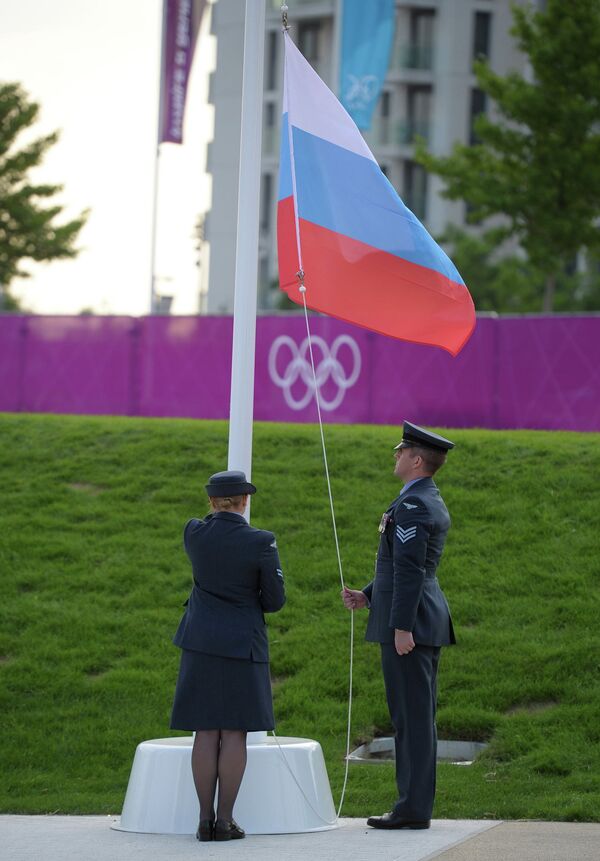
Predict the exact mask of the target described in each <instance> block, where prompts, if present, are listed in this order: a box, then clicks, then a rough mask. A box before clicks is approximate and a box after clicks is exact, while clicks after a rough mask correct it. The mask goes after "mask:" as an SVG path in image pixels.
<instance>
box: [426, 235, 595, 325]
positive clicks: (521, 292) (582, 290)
mask: <svg viewBox="0 0 600 861" xmlns="http://www.w3.org/2000/svg"><path fill="white" fill-rule="evenodd" d="M503 234H504V230H503V229H502V228H499V229H491V230H486V231H484V232H483V233H479V234H474V233H473V232H472V231H466V230H461V229H460V228H459V227H456V226H454V225H448V227H447V228H446V231H445V232H444V235H443V236H440V237H438V242H440V243H441V244H443V245H449V246H451V248H452V260H453V261H454V263H455V264H456V268H457V269H458V271H459V272H460V274H461V275H462V277H463V278H464V279H465V282H466V283H467V284H468V285H469V289H470V291H471V295H472V296H473V300H474V302H475V306H476V308H477V309H478V310H479V311H497V312H505V313H509V314H524V313H531V312H535V311H539V310H540V296H541V295H542V294H543V292H544V274H543V273H542V272H540V271H539V270H537V269H535V268H534V267H533V266H532V265H531V262H530V261H529V260H528V259H527V257H526V256H525V255H524V254H523V253H522V252H521V253H515V252H514V249H513V250H512V251H511V250H509V249H507V248H505V247H503V244H502V238H503ZM588 262H589V265H588V268H587V270H586V271H585V272H581V273H576V272H572V271H561V272H560V273H558V275H557V278H556V290H555V294H554V310H555V311H579V312H585V311H593V310H596V309H598V308H600V274H599V272H598V263H597V261H594V260H591V259H590V260H589V261H588Z"/></svg>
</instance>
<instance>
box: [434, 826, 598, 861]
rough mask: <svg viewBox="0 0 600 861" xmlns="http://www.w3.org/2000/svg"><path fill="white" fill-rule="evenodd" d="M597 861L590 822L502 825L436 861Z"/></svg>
mask: <svg viewBox="0 0 600 861" xmlns="http://www.w3.org/2000/svg"><path fill="white" fill-rule="evenodd" d="M512 858H514V859H517V861H598V859H599V858H600V825H599V824H597V823H592V822H530V821H528V822H502V823H500V824H499V825H498V827H497V828H494V829H493V830H491V831H486V832H485V834H478V835H477V836H474V837H473V838H472V839H470V840H467V841H466V842H465V843H462V844H461V845H460V846H456V847H455V848H454V849H450V850H449V851H448V852H442V854H441V855H437V856H436V861H484V859H485V861H507V859H512Z"/></svg>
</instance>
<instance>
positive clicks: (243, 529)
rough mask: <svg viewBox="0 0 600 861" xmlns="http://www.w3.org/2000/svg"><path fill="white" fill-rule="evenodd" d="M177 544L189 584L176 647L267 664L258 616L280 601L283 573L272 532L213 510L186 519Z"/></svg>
mask: <svg viewBox="0 0 600 861" xmlns="http://www.w3.org/2000/svg"><path fill="white" fill-rule="evenodd" d="M183 543H184V547H185V550H186V553H187V555H188V557H189V559H190V562H191V563H192V573H193V577H194V586H193V588H192V591H191V594H190V597H189V598H188V600H187V602H186V611H185V613H184V615H183V618H182V620H181V622H180V623H179V628H178V629H177V633H176V634H175V637H174V638H173V642H174V643H175V645H176V646H179V647H180V648H182V649H190V650H192V651H196V652H205V653H207V654H209V655H221V656H222V657H226V658H245V659H251V660H253V661H259V662H267V661H268V660H269V646H268V640H267V630H266V624H265V618H264V615H263V613H272V612H275V611H276V610H279V609H281V607H283V605H284V603H285V591H284V584H283V574H282V572H281V564H280V562H279V554H278V552H277V543H276V541H275V536H274V535H273V533H272V532H266V531H264V530H262V529H254V528H253V527H252V526H250V525H249V524H248V523H247V522H246V520H245V518H244V517H243V516H242V515H241V514H234V513H233V512H229V511H218V512H216V513H215V514H209V515H208V516H207V517H206V518H204V520H196V519H192V520H190V521H188V523H187V524H186V526H185V529H184V532H183Z"/></svg>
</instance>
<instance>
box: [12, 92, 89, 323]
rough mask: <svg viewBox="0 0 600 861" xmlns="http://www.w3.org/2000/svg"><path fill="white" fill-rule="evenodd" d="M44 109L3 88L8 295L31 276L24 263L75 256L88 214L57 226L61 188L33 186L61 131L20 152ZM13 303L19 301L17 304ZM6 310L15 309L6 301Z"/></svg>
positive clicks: (38, 140) (29, 145) (18, 93)
mask: <svg viewBox="0 0 600 861" xmlns="http://www.w3.org/2000/svg"><path fill="white" fill-rule="evenodd" d="M38 114H39V105H37V104H36V103H35V102H31V101H29V98H28V96H27V94H26V93H25V91H24V90H23V89H22V88H21V87H20V86H19V84H0V287H1V288H3V289H4V290H5V291H6V290H7V288H8V286H9V285H10V283H11V281H12V280H13V279H14V278H27V277H29V273H28V272H27V271H26V270H25V269H23V268H22V266H21V263H22V261H24V260H37V261H41V260H56V259H59V258H67V257H75V256H76V255H77V253H78V251H77V249H76V248H75V241H76V239H77V236H78V234H79V231H80V230H81V228H82V227H83V225H84V224H85V221H86V218H87V213H82V214H81V215H80V216H79V217H78V218H76V219H74V220H72V221H68V222H63V223H62V224H59V223H57V221H56V219H57V218H58V217H59V216H60V214H61V212H62V211H63V207H62V206H59V205H58V204H56V203H54V204H52V203H51V204H50V205H48V206H43V205H41V203H42V202H43V201H49V202H50V201H51V198H53V197H54V196H55V195H56V194H57V193H58V192H59V191H61V190H62V186H60V185H48V184H34V183H32V182H31V181H30V179H29V176H28V175H29V171H30V170H31V169H32V168H35V167H37V166H38V165H40V164H41V162H42V160H43V158H44V155H45V154H46V152H47V151H48V149H49V148H50V147H51V146H53V145H54V144H55V143H56V142H57V140H58V133H57V132H53V133H52V134H49V135H45V136H44V137H40V138H37V139H36V140H34V141H32V142H30V143H29V144H27V145H25V146H23V147H21V148H20V149H18V148H17V147H16V141H17V138H18V137H19V135H20V134H21V133H22V132H24V131H25V130H26V129H28V128H29V126H31V125H32V124H33V123H34V122H35V121H36V119H37V117H38ZM12 304H14V300H13V302H12ZM5 305H6V307H5V308H4V310H12V306H11V303H10V302H9V301H8V300H5Z"/></svg>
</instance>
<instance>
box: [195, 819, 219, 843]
mask: <svg viewBox="0 0 600 861" xmlns="http://www.w3.org/2000/svg"><path fill="white" fill-rule="evenodd" d="M214 834H215V823H214V820H213V819H201V820H200V825H199V826H198V830H197V831H196V840H200V842H201V843H206V841H208V840H214Z"/></svg>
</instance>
